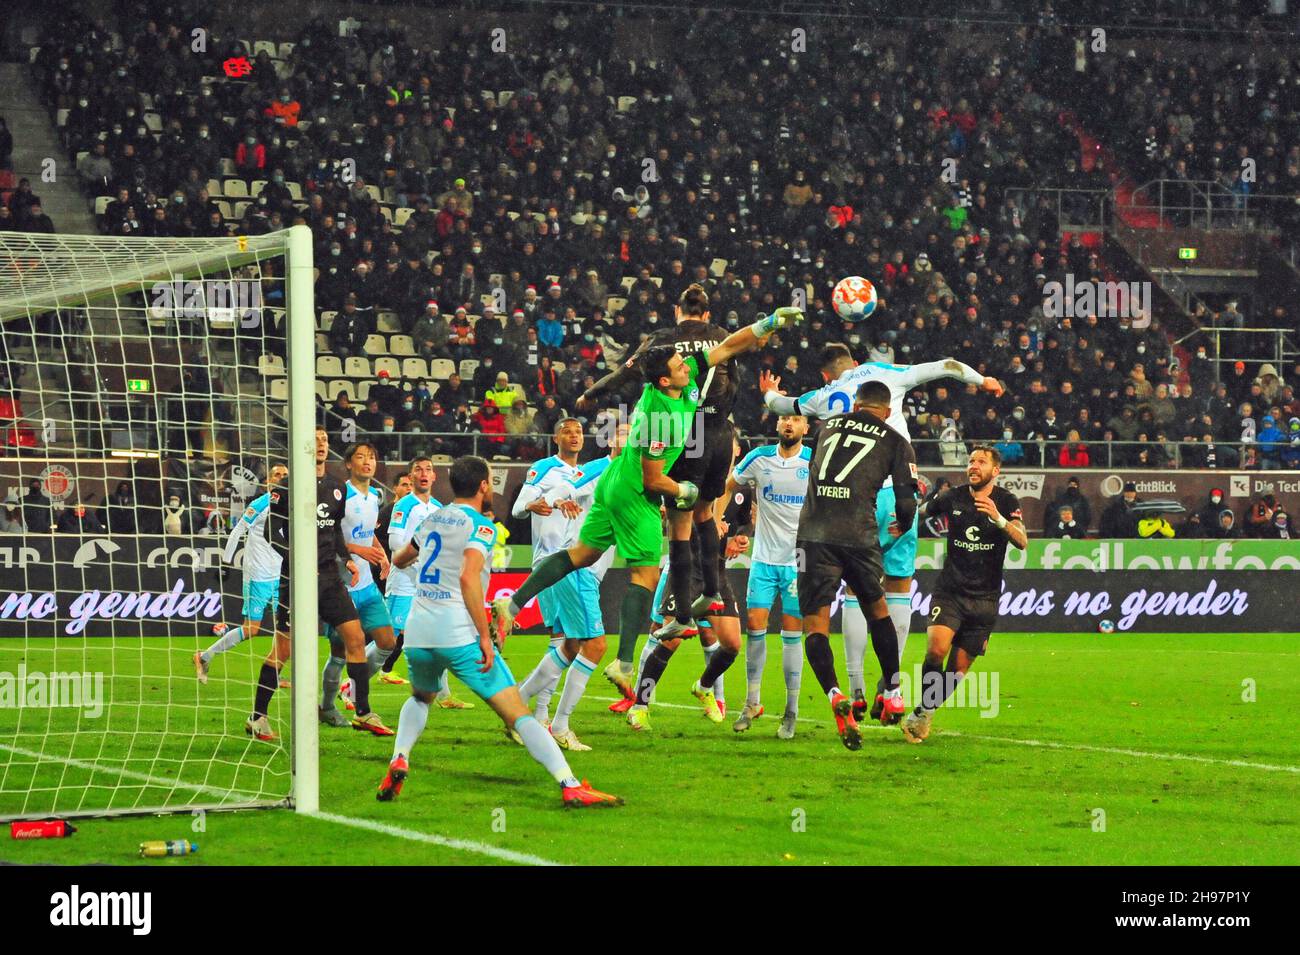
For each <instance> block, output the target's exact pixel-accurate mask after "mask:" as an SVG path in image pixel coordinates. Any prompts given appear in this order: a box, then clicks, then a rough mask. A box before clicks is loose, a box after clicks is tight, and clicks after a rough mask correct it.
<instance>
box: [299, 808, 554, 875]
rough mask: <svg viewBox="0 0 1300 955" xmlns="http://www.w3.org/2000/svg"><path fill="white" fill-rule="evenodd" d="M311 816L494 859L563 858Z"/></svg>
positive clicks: (532, 862) (537, 862) (531, 861)
mask: <svg viewBox="0 0 1300 955" xmlns="http://www.w3.org/2000/svg"><path fill="white" fill-rule="evenodd" d="M307 815H308V816H309V817H310V818H312V819H324V820H326V821H327V822H336V823H338V824H339V825H340V826H351V827H353V828H354V829H366V830H368V831H370V832H378V833H381V834H383V835H385V836H393V837H395V838H398V839H409V840H411V841H412V842H427V843H429V844H430V845H435V846H442V847H444V848H447V849H459V850H460V851H462V852H477V853H479V854H480V855H485V856H490V857H492V858H493V859H501V860H503V861H505V862H517V863H519V864H520V865H545V866H558V865H563V864H564V863H562V862H553V861H551V860H550V859H543V858H542V857H541V856H535V855H529V854H528V853H526V852H515V851H514V850H513V849H502V848H500V847H498V846H493V845H488V844H487V843H486V842H474V841H473V840H471V839H451V838H448V837H447V836H439V835H435V834H433V833H428V832H420V831H418V830H415V829H403V828H402V827H401V826H392V825H389V824H388V823H384V822H375V821H373V820H371V819H358V818H356V817H354V816H337V815H335V814H334V813H332V812H313V813H308V814H307Z"/></svg>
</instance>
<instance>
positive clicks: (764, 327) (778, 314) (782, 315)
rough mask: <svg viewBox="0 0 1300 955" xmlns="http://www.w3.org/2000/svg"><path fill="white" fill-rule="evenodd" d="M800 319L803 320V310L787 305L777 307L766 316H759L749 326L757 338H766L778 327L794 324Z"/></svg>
mask: <svg viewBox="0 0 1300 955" xmlns="http://www.w3.org/2000/svg"><path fill="white" fill-rule="evenodd" d="M801 321H803V312H801V311H800V310H799V309H797V308H794V307H793V306H789V305H787V306H786V307H785V308H778V309H777V310H776V311H775V312H773V313H772V314H771V315H768V316H767V317H766V318H760V319H759V320H758V321H756V322H755V323H754V324H753V325H751V326H750V328H752V329H753V330H754V334H755V335H756V336H757V337H758V338H766V337H767V336H768V335H771V334H772V333H773V332H774V331H776V330H777V329H779V328H785V326H787V325H796V324H798V323H799V322H801Z"/></svg>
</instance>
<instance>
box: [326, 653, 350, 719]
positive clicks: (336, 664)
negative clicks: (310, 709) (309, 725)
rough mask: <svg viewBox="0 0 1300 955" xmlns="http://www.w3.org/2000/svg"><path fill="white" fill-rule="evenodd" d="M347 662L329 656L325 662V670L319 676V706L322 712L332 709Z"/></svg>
mask: <svg viewBox="0 0 1300 955" xmlns="http://www.w3.org/2000/svg"><path fill="white" fill-rule="evenodd" d="M347 665H348V661H347V660H345V659H344V658H343V657H335V656H331V657H330V658H329V659H328V660H326V661H325V669H324V670H322V671H321V675H320V705H321V709H323V710H332V709H334V698H335V697H336V696H338V693H339V681H340V680H342V678H343V671H344V670H345V669H346V668H347Z"/></svg>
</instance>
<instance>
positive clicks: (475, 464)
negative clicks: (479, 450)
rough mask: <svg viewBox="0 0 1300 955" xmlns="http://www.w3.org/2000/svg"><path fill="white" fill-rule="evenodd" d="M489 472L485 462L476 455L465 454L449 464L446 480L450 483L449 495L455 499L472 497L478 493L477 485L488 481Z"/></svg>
mask: <svg viewBox="0 0 1300 955" xmlns="http://www.w3.org/2000/svg"><path fill="white" fill-rule="evenodd" d="M490 473H491V472H490V471H489V469H488V463H487V461H485V460H483V459H482V458H480V457H479V456H478V455H477V454H467V455H465V457H463V458H457V459H456V460H455V461H453V462H452V463H451V470H450V472H448V475H447V479H448V480H449V481H450V482H451V493H452V494H454V495H456V496H457V497H473V496H474V495H475V494H477V493H478V489H479V485H481V484H482V483H483V482H484V481H486V480H487V479H488V475H489V474H490Z"/></svg>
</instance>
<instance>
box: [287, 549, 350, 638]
mask: <svg viewBox="0 0 1300 955" xmlns="http://www.w3.org/2000/svg"><path fill="white" fill-rule="evenodd" d="M318 581H319V587H318V589H317V591H316V612H317V614H318V616H319V617H320V620H321V623H324V624H327V625H329V626H331V627H334V628H336V629H337V628H338V627H340V626H342V625H343V624H345V623H348V622H349V621H352V620H360V619H361V615H360V614H358V613H357V605H356V604H354V603H353V602H352V595H351V594H349V593H348V588H347V585H346V584H344V583H343V581H342V580H341V579H340V578H339V574H338V570H337V569H336V568H335V567H334V566H333V565H331V566H329V567H321V568H320V569H319V573H318ZM291 587H292V584H291V582H290V580H289V578H288V577H286V576H281V577H280V608H279V610H278V611H277V612H276V615H275V626H276V629H278V630H280V631H284V632H287V631H288V630H289V595H290V593H291Z"/></svg>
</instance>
